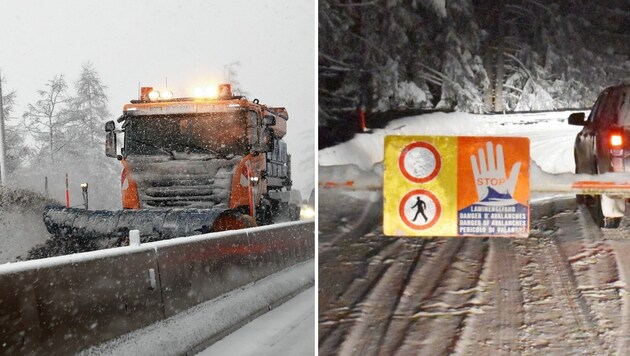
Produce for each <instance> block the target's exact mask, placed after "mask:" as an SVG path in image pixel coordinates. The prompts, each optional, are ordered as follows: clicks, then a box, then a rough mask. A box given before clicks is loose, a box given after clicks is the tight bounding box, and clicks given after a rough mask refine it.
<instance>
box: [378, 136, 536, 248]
mask: <svg viewBox="0 0 630 356" xmlns="http://www.w3.org/2000/svg"><path fill="white" fill-rule="evenodd" d="M384 167H385V173H384V182H383V189H384V192H383V195H384V207H383V216H384V220H383V231H384V233H385V235H388V236H527V235H528V234H529V139H528V138H521V137H463V136H460V137H457V136H387V137H385V161H384Z"/></svg>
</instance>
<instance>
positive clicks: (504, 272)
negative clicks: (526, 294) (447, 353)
mask: <svg viewBox="0 0 630 356" xmlns="http://www.w3.org/2000/svg"><path fill="white" fill-rule="evenodd" d="M491 247H492V248H493V249H494V250H495V251H496V253H495V254H494V256H495V257H496V258H495V259H494V261H493V262H492V266H496V289H495V293H497V295H496V301H497V306H496V307H497V310H498V314H499V318H498V322H499V325H498V330H497V335H496V344H497V346H498V351H499V352H501V353H508V354H510V353H513V352H516V351H517V350H518V346H519V345H518V340H519V329H520V326H521V325H522V323H523V320H522V315H523V309H522V306H523V296H522V295H521V292H520V288H521V287H520V283H519V273H518V270H517V269H518V266H517V265H516V252H515V251H514V247H513V246H512V243H511V241H510V240H509V239H506V238H493V239H491Z"/></svg>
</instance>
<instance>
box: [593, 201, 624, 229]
mask: <svg viewBox="0 0 630 356" xmlns="http://www.w3.org/2000/svg"><path fill="white" fill-rule="evenodd" d="M589 210H590V212H591V216H592V217H593V220H594V221H595V223H596V224H597V226H599V227H601V228H605V229H616V228H618V227H619V224H621V217H616V218H607V217H605V216H604V212H603V211H602V196H601V195H596V196H594V197H593V204H591V205H590V206H589Z"/></svg>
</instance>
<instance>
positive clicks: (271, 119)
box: [262, 115, 276, 126]
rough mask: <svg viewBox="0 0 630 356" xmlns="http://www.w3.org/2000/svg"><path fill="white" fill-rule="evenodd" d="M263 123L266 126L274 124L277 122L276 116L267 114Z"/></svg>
mask: <svg viewBox="0 0 630 356" xmlns="http://www.w3.org/2000/svg"><path fill="white" fill-rule="evenodd" d="M262 123H263V125H265V126H274V125H275V124H276V117H275V116H273V115H266V116H265V117H264V118H263V122H262Z"/></svg>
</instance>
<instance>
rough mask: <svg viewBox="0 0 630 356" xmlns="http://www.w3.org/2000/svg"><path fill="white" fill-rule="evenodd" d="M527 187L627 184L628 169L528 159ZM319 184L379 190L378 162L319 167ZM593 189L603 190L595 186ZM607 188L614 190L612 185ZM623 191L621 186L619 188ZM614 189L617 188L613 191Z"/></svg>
mask: <svg viewBox="0 0 630 356" xmlns="http://www.w3.org/2000/svg"><path fill="white" fill-rule="evenodd" d="M529 180H530V190H531V191H532V192H565V193H576V192H578V191H579V188H576V187H575V185H576V184H579V183H584V182H598V183H613V184H614V185H626V186H627V185H630V172H627V173H605V174H595V175H590V174H574V173H566V172H564V173H555V174H554V173H549V172H545V171H544V170H543V169H542V168H541V167H540V166H539V165H538V164H537V163H536V162H535V161H533V160H531V161H530V171H529ZM319 184H320V187H323V188H343V189H345V190H371V191H374V190H381V189H383V169H382V164H380V163H377V164H375V165H374V166H373V167H372V168H371V169H368V170H363V169H361V168H359V167H357V166H356V165H354V164H349V165H338V166H323V167H322V166H320V167H319ZM595 189H602V190H603V189H606V187H597V188H595ZM608 189H611V190H615V189H616V188H615V187H610V188H608ZM621 190H623V189H621ZM615 191H617V190H615Z"/></svg>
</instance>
